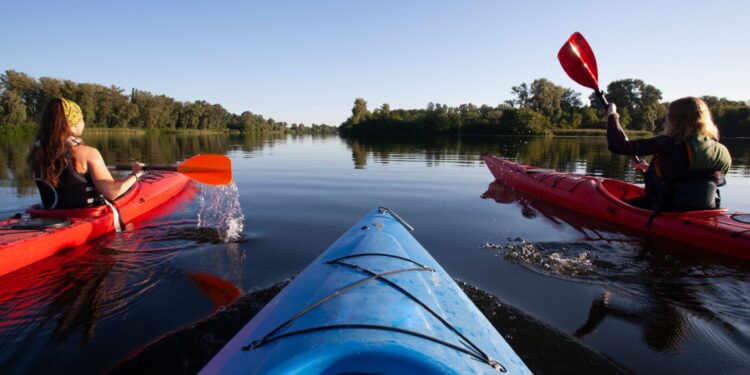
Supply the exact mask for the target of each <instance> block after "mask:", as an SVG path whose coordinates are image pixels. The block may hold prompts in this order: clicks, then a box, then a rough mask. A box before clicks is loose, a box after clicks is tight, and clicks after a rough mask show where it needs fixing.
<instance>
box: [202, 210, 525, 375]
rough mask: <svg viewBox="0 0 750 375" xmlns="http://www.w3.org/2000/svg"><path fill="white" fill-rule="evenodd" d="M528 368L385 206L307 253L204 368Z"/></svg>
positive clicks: (388, 370)
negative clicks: (312, 255)
mask: <svg viewBox="0 0 750 375" xmlns="http://www.w3.org/2000/svg"><path fill="white" fill-rule="evenodd" d="M501 369H502V370H505V371H507V372H509V373H530V372H529V370H528V368H527V367H526V366H525V365H524V363H523V361H522V360H521V359H520V358H519V357H518V356H517V355H516V354H515V352H513V350H512V349H511V348H510V346H509V345H508V344H507V343H506V342H505V340H504V339H503V338H502V337H501V336H500V334H499V333H498V332H497V331H496V330H495V328H494V327H493V326H492V325H491V324H490V323H489V321H487V319H486V318H485V317H484V316H483V315H482V314H481V312H480V311H479V310H478V309H477V308H476V306H474V305H473V304H472V302H471V301H470V300H469V299H468V297H467V296H466V295H465V294H464V293H463V292H462V291H461V289H460V288H459V287H458V285H456V283H455V282H454V281H453V280H452V279H451V278H450V276H448V274H447V273H446V272H445V270H443V269H442V267H440V265H439V264H438V263H437V262H436V261H435V260H434V259H433V258H432V257H431V256H430V255H429V254H428V253H427V251H426V250H425V249H424V248H423V247H422V246H421V245H420V244H419V243H418V242H417V241H416V239H414V237H413V236H411V234H410V233H409V232H408V231H407V230H406V229H405V227H404V226H403V225H402V224H401V221H400V220H399V219H397V217H395V215H393V214H392V213H391V212H390V211H389V210H387V209H382V208H381V209H375V210H373V211H371V212H370V213H369V214H368V215H366V216H365V217H364V218H363V219H362V220H361V221H359V222H358V223H357V224H355V225H354V226H353V227H352V228H351V229H350V230H349V231H347V232H346V233H345V234H344V235H343V236H342V237H341V238H339V239H338V240H337V241H336V242H335V243H334V244H333V245H331V247H329V248H328V250H326V251H325V252H323V253H322V254H321V255H320V256H319V257H318V258H317V259H315V260H314V261H313V262H312V263H311V264H310V265H309V266H308V267H307V268H305V269H304V270H303V271H302V272H301V273H300V274H299V275H298V276H297V277H295V279H294V280H293V281H292V282H291V283H290V284H289V285H288V286H287V287H286V288H285V289H284V290H283V291H281V293H279V295H277V296H276V297H275V298H274V299H273V300H272V301H271V302H269V303H268V304H267V305H266V306H265V307H264V308H263V310H261V311H260V312H259V313H258V314H257V315H256V316H255V317H254V318H253V319H252V320H251V321H250V322H248V324H247V325H246V326H245V327H244V328H243V329H242V330H241V331H240V332H239V333H237V335H235V336H234V338H232V340H230V341H229V343H227V345H226V346H225V347H224V348H223V349H222V350H221V351H220V352H219V353H218V354H217V355H216V356H215V357H214V358H213V359H212V360H211V361H210V362H209V363H208V364H207V365H206V366H205V367H204V368H203V370H202V371H201V373H202V374H219V373H221V374H234V373H251V374H289V373H347V372H349V373H351V372H359V373H363V372H366V373H427V374H430V373H440V374H466V373H498V372H499V371H500V370H501Z"/></svg>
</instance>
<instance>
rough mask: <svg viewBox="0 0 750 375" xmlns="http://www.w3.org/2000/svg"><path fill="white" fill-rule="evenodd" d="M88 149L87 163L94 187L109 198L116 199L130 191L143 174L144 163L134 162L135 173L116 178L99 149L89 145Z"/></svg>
mask: <svg viewBox="0 0 750 375" xmlns="http://www.w3.org/2000/svg"><path fill="white" fill-rule="evenodd" d="M87 151H88V152H87V155H86V163H87V165H88V170H89V172H90V173H91V179H92V180H93V181H94V187H96V190H97V191H98V192H99V194H101V195H103V196H104V198H107V199H108V200H114V199H115V198H117V197H119V196H120V195H122V194H123V193H125V192H126V191H128V189H130V187H131V186H133V185H134V184H135V182H136V181H137V180H138V177H139V176H140V175H141V174H143V171H141V166H142V164H140V163H133V173H131V174H129V175H128V176H127V177H125V178H123V179H119V180H115V179H114V178H113V177H112V174H111V173H109V169H107V165H106V164H104V159H103V158H102V154H101V153H99V150H97V149H95V148H93V147H88V150H87Z"/></svg>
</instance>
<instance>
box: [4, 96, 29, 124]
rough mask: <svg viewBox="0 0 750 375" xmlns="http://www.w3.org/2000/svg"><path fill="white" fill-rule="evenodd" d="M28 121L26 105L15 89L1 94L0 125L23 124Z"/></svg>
mask: <svg viewBox="0 0 750 375" xmlns="http://www.w3.org/2000/svg"><path fill="white" fill-rule="evenodd" d="M27 122H28V120H27V117H26V105H24V104H23V100H22V99H21V97H20V96H19V95H18V94H17V93H15V92H13V91H6V92H4V93H3V94H2V95H0V125H2V124H9V125H23V124H26V123H27Z"/></svg>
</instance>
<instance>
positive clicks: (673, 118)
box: [664, 96, 719, 141]
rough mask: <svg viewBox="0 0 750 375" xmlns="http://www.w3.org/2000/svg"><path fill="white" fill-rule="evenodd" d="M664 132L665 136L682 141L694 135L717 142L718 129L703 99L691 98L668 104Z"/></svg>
mask: <svg viewBox="0 0 750 375" xmlns="http://www.w3.org/2000/svg"><path fill="white" fill-rule="evenodd" d="M664 131H665V133H666V135H668V136H670V137H673V138H677V139H681V140H683V141H684V140H686V139H687V138H688V137H689V136H691V135H693V134H694V133H698V134H702V135H705V136H708V137H710V138H712V139H714V140H716V141H718V140H719V129H718V128H717V127H716V124H714V120H713V118H712V116H711V109H710V108H708V104H706V102H705V101H704V100H703V99H701V98H696V97H692V96H688V97H685V98H681V99H677V100H675V101H673V102H672V103H670V104H669V110H668V113H667V126H666V127H665V129H664Z"/></svg>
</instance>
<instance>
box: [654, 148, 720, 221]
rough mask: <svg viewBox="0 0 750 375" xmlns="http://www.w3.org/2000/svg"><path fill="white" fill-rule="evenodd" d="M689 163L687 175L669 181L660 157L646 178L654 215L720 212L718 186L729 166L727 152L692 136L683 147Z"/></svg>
mask: <svg viewBox="0 0 750 375" xmlns="http://www.w3.org/2000/svg"><path fill="white" fill-rule="evenodd" d="M683 144H684V145H685V148H686V152H687V155H688V161H689V169H688V174H687V175H685V176H683V177H681V178H679V179H676V180H672V181H668V180H666V179H664V178H663V175H662V171H661V162H660V157H659V155H658V154H657V155H655V156H654V158H653V160H652V161H651V164H650V165H649V168H648V170H647V171H646V174H645V176H644V177H645V180H646V197H647V198H649V199H650V200H651V202H653V203H654V206H655V207H654V209H655V210H657V211H692V210H708V209H715V208H719V207H720V204H721V195H720V193H719V189H718V187H719V186H722V185H724V183H725V182H724V178H723V175H724V174H726V173H727V172H728V171H729V167H730V166H731V164H732V159H731V156H730V155H729V151H728V150H727V148H726V147H725V146H724V145H722V144H721V143H719V142H717V141H716V140H713V139H711V138H709V137H707V136H704V135H699V134H693V135H691V136H690V137H688V139H687V140H686V141H685V142H684V143H683Z"/></svg>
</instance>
